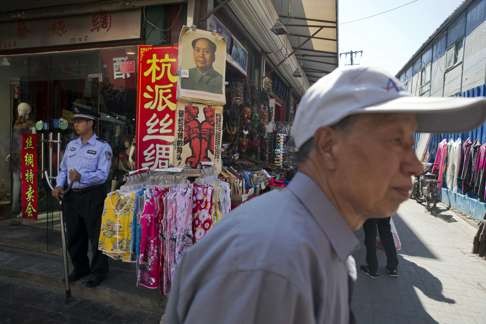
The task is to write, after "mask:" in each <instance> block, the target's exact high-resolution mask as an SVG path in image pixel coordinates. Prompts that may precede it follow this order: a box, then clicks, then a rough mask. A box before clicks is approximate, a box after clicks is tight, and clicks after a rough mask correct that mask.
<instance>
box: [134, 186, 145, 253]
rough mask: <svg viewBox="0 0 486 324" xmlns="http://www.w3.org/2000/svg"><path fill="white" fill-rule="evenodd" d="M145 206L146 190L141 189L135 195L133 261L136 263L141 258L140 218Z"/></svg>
mask: <svg viewBox="0 0 486 324" xmlns="http://www.w3.org/2000/svg"><path fill="white" fill-rule="evenodd" d="M144 205H145V189H140V190H139V191H137V193H136V195H135V212H134V213H133V222H132V259H133V260H134V261H135V262H136V261H137V260H138V257H139V256H140V236H141V228H140V217H141V216H142V213H143V209H144V208H143V207H144Z"/></svg>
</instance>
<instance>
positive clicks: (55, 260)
mask: <svg viewBox="0 0 486 324" xmlns="http://www.w3.org/2000/svg"><path fill="white" fill-rule="evenodd" d="M399 214H400V216H399V217H397V218H395V223H396V225H397V228H398V232H399V234H400V238H401V241H402V245H403V249H402V251H401V252H400V266H399V267H400V268H399V269H400V274H401V276H400V278H398V279H392V278H388V277H386V276H385V275H382V276H381V277H380V278H379V279H376V280H371V279H369V278H367V277H366V276H364V275H362V274H360V275H359V277H358V282H357V285H356V289H355V295H354V298H353V309H354V311H355V314H356V317H357V319H358V323H359V324H390V323H391V324H402V323H413V324H420V323H441V324H443V323H444V324H448V323H454V324H486V260H484V259H480V258H479V257H477V256H476V255H473V254H471V246H472V238H473V236H474V234H475V231H476V229H475V228H474V227H473V226H471V225H470V224H468V223H466V222H465V221H464V220H463V219H462V218H460V217H458V216H457V215H456V214H454V213H452V212H450V211H445V212H442V213H441V214H439V215H438V216H432V215H431V214H429V213H428V212H426V210H425V208H423V207H422V206H421V205H418V204H416V203H415V202H413V201H409V202H406V203H405V204H404V205H403V206H402V208H401V209H400V211H399ZM1 223H2V222H0V234H1V237H0V323H8V324H10V323H157V322H158V320H159V318H160V314H161V313H162V312H163V307H164V301H163V299H161V296H160V294H158V292H155V291H145V290H140V289H137V288H135V286H134V282H135V281H134V280H135V279H134V269H133V265H123V264H119V263H118V262H114V263H112V268H111V270H112V272H111V275H110V278H109V280H107V281H106V282H105V283H104V284H103V285H102V286H100V287H98V288H96V289H95V290H92V289H89V288H84V287H83V286H82V285H79V284H76V285H74V286H73V296H74V298H73V300H72V302H71V303H70V304H68V305H65V304H64V294H63V286H62V283H61V282H60V281H59V278H60V277H61V275H62V272H61V269H62V259H61V258H60V257H59V256H57V255H55V252H57V250H58V249H57V244H56V243H58V242H56V240H54V242H50V244H49V246H50V248H49V251H50V252H51V253H52V252H54V255H53V254H50V255H49V254H45V253H34V252H25V251H22V250H18V249H12V248H8V247H7V246H8V245H10V244H11V243H12V242H17V243H19V241H25V242H30V243H29V244H32V238H33V237H36V238H37V236H38V239H39V240H36V242H37V244H39V243H40V244H39V246H38V248H39V250H41V249H45V247H46V245H45V244H46V241H40V239H41V238H42V237H45V236H46V234H45V229H42V228H41V229H36V228H31V229H26V228H24V227H19V226H7V225H3V226H2V224H1ZM36 235H37V236H36ZM360 235H361V233H360ZM57 236H58V235H57ZM361 236H362V235H361ZM49 237H50V238H55V237H56V234H55V233H53V234H52V235H50V236H49ZM26 238H30V239H29V240H27V239H26ZM24 239H25V240H24ZM49 240H50V239H49ZM21 245H22V244H21ZM27 245H28V244H27V243H25V246H27ZM364 255H365V251H364V249H360V250H359V251H357V252H356V254H355V257H356V260H357V261H358V263H360V262H363V261H364ZM379 255H380V262H381V265H382V266H384V256H383V253H381V252H379ZM382 272H383V268H382ZM128 308H130V309H128Z"/></svg>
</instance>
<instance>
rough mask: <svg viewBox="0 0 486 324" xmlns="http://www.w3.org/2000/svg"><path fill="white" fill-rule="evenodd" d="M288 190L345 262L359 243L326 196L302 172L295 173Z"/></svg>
mask: <svg viewBox="0 0 486 324" xmlns="http://www.w3.org/2000/svg"><path fill="white" fill-rule="evenodd" d="M288 189H289V190H290V191H291V192H292V193H293V194H294V195H295V196H297V198H298V199H299V200H300V201H301V203H302V204H303V205H304V206H305V207H306V208H307V210H308V211H309V212H310V213H311V214H312V216H313V217H314V219H315V221H316V222H317V224H318V225H319V227H320V228H321V230H322V231H323V232H324V234H325V235H326V236H327V237H328V239H329V241H330V242H331V245H332V247H333V248H334V251H335V252H336V254H337V255H338V257H339V258H340V259H341V260H342V261H346V259H347V258H348V257H349V256H350V255H351V253H352V252H353V250H354V249H355V248H356V246H357V245H358V243H359V241H358V239H357V237H356V235H355V234H354V232H353V231H352V230H351V228H349V226H348V224H346V222H345V220H344V218H343V217H342V216H341V214H340V213H339V212H338V211H337V209H336V208H335V207H334V205H333V204H332V203H331V202H330V201H329V199H328V198H327V197H326V195H325V194H324V193H323V192H322V191H321V189H320V188H319V187H318V186H317V184H316V183H315V182H314V181H313V180H312V179H311V178H309V177H308V176H307V175H305V174H304V173H302V172H297V174H296V175H295V176H294V178H293V179H292V181H291V182H290V183H289V185H288Z"/></svg>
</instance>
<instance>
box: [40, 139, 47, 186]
mask: <svg viewBox="0 0 486 324" xmlns="http://www.w3.org/2000/svg"><path fill="white" fill-rule="evenodd" d="M45 140H46V139H45V136H44V133H41V173H42V175H41V178H44V158H45V157H44V145H45V144H46V143H44V142H45Z"/></svg>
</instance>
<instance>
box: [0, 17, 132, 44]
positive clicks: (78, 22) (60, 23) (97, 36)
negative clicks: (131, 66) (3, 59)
mask: <svg viewBox="0 0 486 324" xmlns="http://www.w3.org/2000/svg"><path fill="white" fill-rule="evenodd" d="M0 35H2V38H1V39H0V50H11V49H20V48H36V47H47V46H59V45H74V44H84V43H95V42H107V41H115V40H126V39H139V38H140V37H141V11H140V10H131V11H118V12H99V13H94V14H91V15H82V16H72V17H62V18H52V19H38V20H19V21H16V22H7V23H0Z"/></svg>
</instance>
